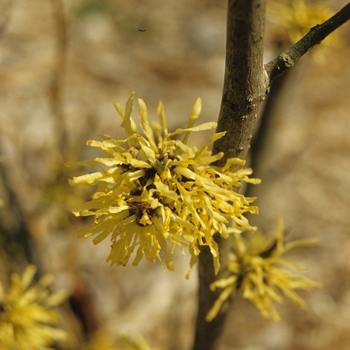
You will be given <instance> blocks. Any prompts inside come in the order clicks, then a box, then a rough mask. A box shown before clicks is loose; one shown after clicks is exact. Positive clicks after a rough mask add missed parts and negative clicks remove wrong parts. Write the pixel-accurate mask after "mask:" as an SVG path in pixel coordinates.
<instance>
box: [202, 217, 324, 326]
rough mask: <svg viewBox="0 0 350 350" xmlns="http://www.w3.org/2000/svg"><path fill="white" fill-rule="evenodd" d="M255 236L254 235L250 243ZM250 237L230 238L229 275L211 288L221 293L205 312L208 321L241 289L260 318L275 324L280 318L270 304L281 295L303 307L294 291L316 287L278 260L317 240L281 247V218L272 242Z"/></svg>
mask: <svg viewBox="0 0 350 350" xmlns="http://www.w3.org/2000/svg"><path fill="white" fill-rule="evenodd" d="M256 234H257V235H258V236H257V239H256V240H254V236H255V235H256ZM259 234H260V236H259ZM252 236H253V237H250V239H249V240H246V241H245V240H244V238H243V237H242V235H240V234H235V235H234V249H233V253H232V256H231V258H230V261H229V263H228V266H227V268H228V270H229V271H230V272H231V275H230V276H229V277H228V278H224V279H220V280H217V281H215V282H214V283H213V284H212V285H211V289H212V290H213V291H214V290H215V289H216V288H222V289H223V291H222V293H221V294H220V296H219V298H218V299H217V300H216V302H215V303H214V305H213V307H212V308H211V310H210V311H209V313H208V315H207V320H208V321H211V320H212V319H213V318H215V316H216V315H217V314H218V312H219V310H220V308H221V306H222V304H223V303H224V302H225V300H226V299H228V297H229V296H230V295H231V294H232V293H234V292H235V291H236V290H237V289H238V288H241V289H242V290H243V297H244V298H246V299H249V300H251V301H252V302H253V303H254V304H255V306H256V307H257V308H258V309H259V310H260V312H261V314H262V316H263V317H264V318H272V319H273V320H275V321H279V319H280V317H279V315H278V313H277V311H276V309H275V307H274V305H273V302H278V303H281V302H282V301H283V297H282V295H281V292H283V293H284V294H285V296H287V297H288V298H289V299H291V300H292V301H294V302H295V303H296V304H297V305H298V306H300V307H304V306H305V304H304V301H303V300H302V299H301V298H300V297H299V296H298V295H297V294H296V293H295V291H294V290H295V289H310V288H314V287H319V286H320V284H319V283H317V282H314V281H311V280H309V279H307V278H305V277H302V276H299V275H296V274H295V273H292V272H291V271H293V270H294V271H298V272H300V271H303V269H302V268H301V267H300V266H299V265H297V264H295V263H292V262H291V261H289V260H287V259H284V258H282V255H283V254H285V253H286V252H287V251H289V250H291V249H293V248H295V247H300V246H307V245H311V244H315V243H316V242H317V240H315V239H304V240H296V241H293V242H290V243H287V244H284V237H285V232H284V229H283V223H282V219H280V220H279V225H278V230H277V233H276V234H275V239H274V241H271V240H268V239H267V240H264V239H263V237H264V236H263V235H262V234H261V233H258V232H256V233H254V234H253V235H252Z"/></svg>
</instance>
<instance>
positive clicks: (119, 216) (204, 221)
mask: <svg viewBox="0 0 350 350" xmlns="http://www.w3.org/2000/svg"><path fill="white" fill-rule="evenodd" d="M133 100H134V93H132V94H131V96H130V98H129V99H128V101H127V103H126V107H125V111H123V110H122V108H121V106H120V105H119V104H118V103H116V104H115V107H116V110H117V112H118V114H119V116H120V117H121V119H122V124H121V127H122V128H123V129H124V130H125V139H123V140H115V139H113V138H111V137H110V136H108V135H99V136H100V137H101V139H102V141H95V140H90V141H88V142H87V145H88V146H91V147H97V148H99V149H100V151H101V152H102V154H103V157H100V158H95V159H94V160H91V161H82V162H77V163H72V164H70V165H80V166H89V167H95V168H98V169H99V170H98V171H96V172H93V173H90V174H85V175H82V176H78V177H74V178H73V179H72V180H70V181H69V182H70V184H71V185H79V184H85V185H89V186H96V185H97V188H96V191H95V193H94V194H93V196H92V199H91V200H90V201H88V202H86V203H84V204H83V205H81V207H80V208H78V209H77V210H76V211H74V214H75V215H76V216H92V217H93V218H94V220H93V222H92V224H91V225H90V226H89V227H87V228H84V229H82V230H81V231H80V232H79V234H78V235H79V237H83V238H87V237H90V236H94V239H93V243H95V244H98V243H100V242H101V241H103V240H104V239H106V238H107V237H109V239H110V241H111V250H110V254H109V257H108V258H107V261H108V262H110V263H111V265H127V264H128V262H129V260H130V258H131V257H132V259H133V265H138V263H139V262H140V261H141V259H142V258H143V257H145V258H146V259H147V260H148V261H149V262H151V263H155V262H156V261H159V262H161V263H162V265H163V266H166V267H167V268H168V269H169V270H173V269H174V261H173V257H172V255H173V252H174V250H175V249H176V248H177V247H178V248H179V249H180V250H181V251H182V252H183V253H184V254H185V252H186V251H188V252H189V255H190V257H191V259H190V267H191V269H192V267H193V266H194V265H195V263H196V262H197V257H198V255H199V254H200V247H201V246H208V247H209V248H210V251H211V254H212V256H213V262H214V268H215V272H216V273H217V272H218V270H219V266H220V264H219V250H218V245H217V243H216V242H215V239H214V235H215V234H216V233H217V234H220V235H221V236H222V237H224V238H228V237H229V235H230V232H229V230H228V223H229V221H233V222H234V223H235V226H236V227H237V229H239V230H241V231H246V230H253V229H254V228H253V227H251V226H250V225H249V222H248V220H247V219H246V218H245V217H244V216H243V215H244V213H246V212H250V213H257V211H258V209H257V207H255V206H252V205H250V204H251V202H252V201H253V200H254V198H246V197H244V196H243V195H241V194H239V193H237V192H236V191H235V189H236V188H238V187H239V186H240V185H241V182H242V181H245V182H252V183H258V182H259V180H257V179H250V178H249V177H248V176H249V175H250V174H251V172H252V171H251V169H240V170H238V171H236V172H231V171H230V168H231V166H232V165H235V164H239V165H241V166H243V165H244V163H245V162H244V160H241V159H237V158H231V159H229V160H227V162H226V164H225V165H224V166H223V167H217V166H215V165H213V164H214V163H215V162H216V161H217V160H219V159H221V158H222V157H223V155H224V154H223V153H218V154H215V155H213V154H212V153H211V152H210V151H209V147H210V146H211V144H212V143H213V142H215V141H216V140H218V139H220V138H221V137H223V136H224V135H225V132H220V133H215V134H214V135H213V136H212V137H211V138H210V140H209V141H208V142H207V144H205V145H204V146H203V147H202V148H200V149H197V148H196V147H194V146H189V145H188V140H189V136H190V134H191V132H200V131H204V130H209V129H214V128H215V127H216V123H214V122H208V123H204V124H201V125H198V126H194V123H195V121H196V120H197V119H198V116H199V114H200V111H201V100H200V99H197V101H196V102H195V104H194V106H193V109H192V112H191V114H190V117H189V120H188V124H187V127H186V128H184V129H181V128H179V129H177V130H175V131H173V132H169V131H168V127H167V123H166V119H165V115H164V107H163V104H162V103H161V102H159V105H158V116H159V123H158V122H153V123H152V126H151V125H150V123H149V120H148V112H147V107H146V105H145V103H144V101H143V100H141V99H138V100H137V101H138V105H139V109H140V112H139V116H140V125H141V129H142V132H143V133H142V134H140V133H139V132H138V130H137V127H136V123H135V122H134V120H133V119H132V117H131V113H132V106H133ZM179 135H182V136H183V138H182V141H181V140H179ZM187 277H189V274H188V276H187Z"/></svg>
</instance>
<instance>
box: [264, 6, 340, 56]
mask: <svg viewBox="0 0 350 350" xmlns="http://www.w3.org/2000/svg"><path fill="white" fill-rule="evenodd" d="M267 9H268V11H267V16H268V19H269V21H270V22H271V23H272V24H273V30H272V33H271V35H270V37H272V38H275V41H276V42H277V43H279V44H281V43H285V44H286V45H290V44H294V43H296V42H297V41H298V40H300V39H301V38H302V37H303V36H304V35H305V34H306V33H307V32H308V31H309V30H310V28H312V27H314V26H316V25H318V24H321V23H323V22H325V21H326V20H327V19H329V18H330V17H331V16H332V15H333V11H332V9H331V7H330V6H329V2H327V1H308V0H289V1H287V4H285V3H283V2H281V1H273V2H271V4H270V5H269V6H268V8H267ZM322 43H324V44H325V45H328V46H331V47H339V46H341V39H340V37H339V34H338V32H335V33H332V35H330V36H329V37H327V38H326V39H325V40H324V41H323V42H322ZM313 57H314V58H316V59H318V60H321V59H322V57H321V56H320V54H319V53H318V56H316V57H315V55H313Z"/></svg>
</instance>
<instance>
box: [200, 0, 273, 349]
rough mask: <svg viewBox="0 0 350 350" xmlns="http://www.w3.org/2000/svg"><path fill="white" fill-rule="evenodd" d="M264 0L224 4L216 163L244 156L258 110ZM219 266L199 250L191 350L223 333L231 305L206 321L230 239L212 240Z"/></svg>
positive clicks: (261, 88)
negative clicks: (219, 135) (215, 267)
mask: <svg viewBox="0 0 350 350" xmlns="http://www.w3.org/2000/svg"><path fill="white" fill-rule="evenodd" d="M265 8H266V0H249V1H248V0H228V12H227V13H228V15H227V39H226V66H225V80H224V88H223V95H222V102H221V110H220V115H219V120H218V128H217V132H220V131H226V135H225V137H223V138H222V139H220V140H218V141H216V142H215V144H214V149H213V153H218V152H224V153H225V156H224V158H223V159H221V160H220V161H219V162H218V165H223V164H224V163H225V162H226V159H227V158H232V157H240V158H243V159H244V158H245V156H246V154H247V152H248V149H249V143H250V140H251V137H252V136H251V135H252V132H253V129H254V126H255V124H256V120H257V115H258V110H259V107H260V104H261V102H262V100H263V99H264V97H265V91H266V87H267V77H266V76H265V72H264V66H263V52H264V50H263V47H264V28H265ZM216 241H217V243H218V245H219V251H220V261H221V266H222V267H223V269H222V271H221V272H220V273H219V276H215V274H214V270H213V259H212V255H211V253H210V251H209V249H206V248H207V247H201V253H200V255H199V260H198V275H199V290H198V314H197V324H196V335H195V341H194V346H193V350H212V349H214V348H215V346H216V343H217V340H218V338H219V336H220V335H221V332H222V330H223V324H224V321H225V318H226V315H227V311H228V309H229V307H228V306H229V304H230V302H229V301H228V303H227V304H226V305H224V307H223V308H222V310H221V312H220V313H219V314H218V315H217V317H216V318H215V319H214V320H213V321H211V322H207V321H205V316H206V315H207V313H208V311H209V310H210V308H211V307H212V306H213V304H214V301H215V300H216V299H217V297H218V295H219V294H220V291H217V292H211V291H210V289H209V286H210V284H211V283H212V282H214V281H215V280H216V279H217V278H218V277H222V276H223V273H224V270H225V266H226V263H227V257H228V254H227V253H228V250H229V249H230V241H229V240H225V239H221V237H217V239H216Z"/></svg>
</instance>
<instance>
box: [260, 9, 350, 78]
mask: <svg viewBox="0 0 350 350" xmlns="http://www.w3.org/2000/svg"><path fill="white" fill-rule="evenodd" d="M349 19H350V3H348V4H347V5H346V6H344V7H343V8H342V9H341V10H340V11H339V12H337V13H336V14H335V15H334V16H333V17H331V18H330V19H328V20H327V21H326V22H324V23H322V24H318V25H316V26H315V27H312V28H311V29H310V31H309V32H308V33H307V34H306V35H305V36H304V37H303V38H302V39H300V40H299V41H298V42H297V43H296V44H294V45H293V46H291V47H290V48H289V49H287V50H286V51H284V52H282V53H281V54H280V55H279V56H278V57H276V58H275V59H274V60H272V61H270V62H269V63H267V64H266V65H265V69H266V73H267V75H268V76H269V79H270V84H271V83H272V81H273V80H274V79H276V78H277V77H278V76H280V75H281V74H283V73H284V72H285V71H286V70H288V69H290V68H292V67H294V65H295V63H296V62H297V61H298V60H299V59H300V58H301V57H302V56H303V55H305V53H306V52H308V51H309V50H310V49H311V48H312V47H314V46H315V45H318V44H319V43H320V42H321V41H322V40H324V39H325V38H326V37H327V36H328V35H329V34H331V33H332V32H333V31H334V30H336V29H337V28H339V27H340V26H341V25H342V24H344V23H345V22H347V21H348V20H349Z"/></svg>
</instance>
